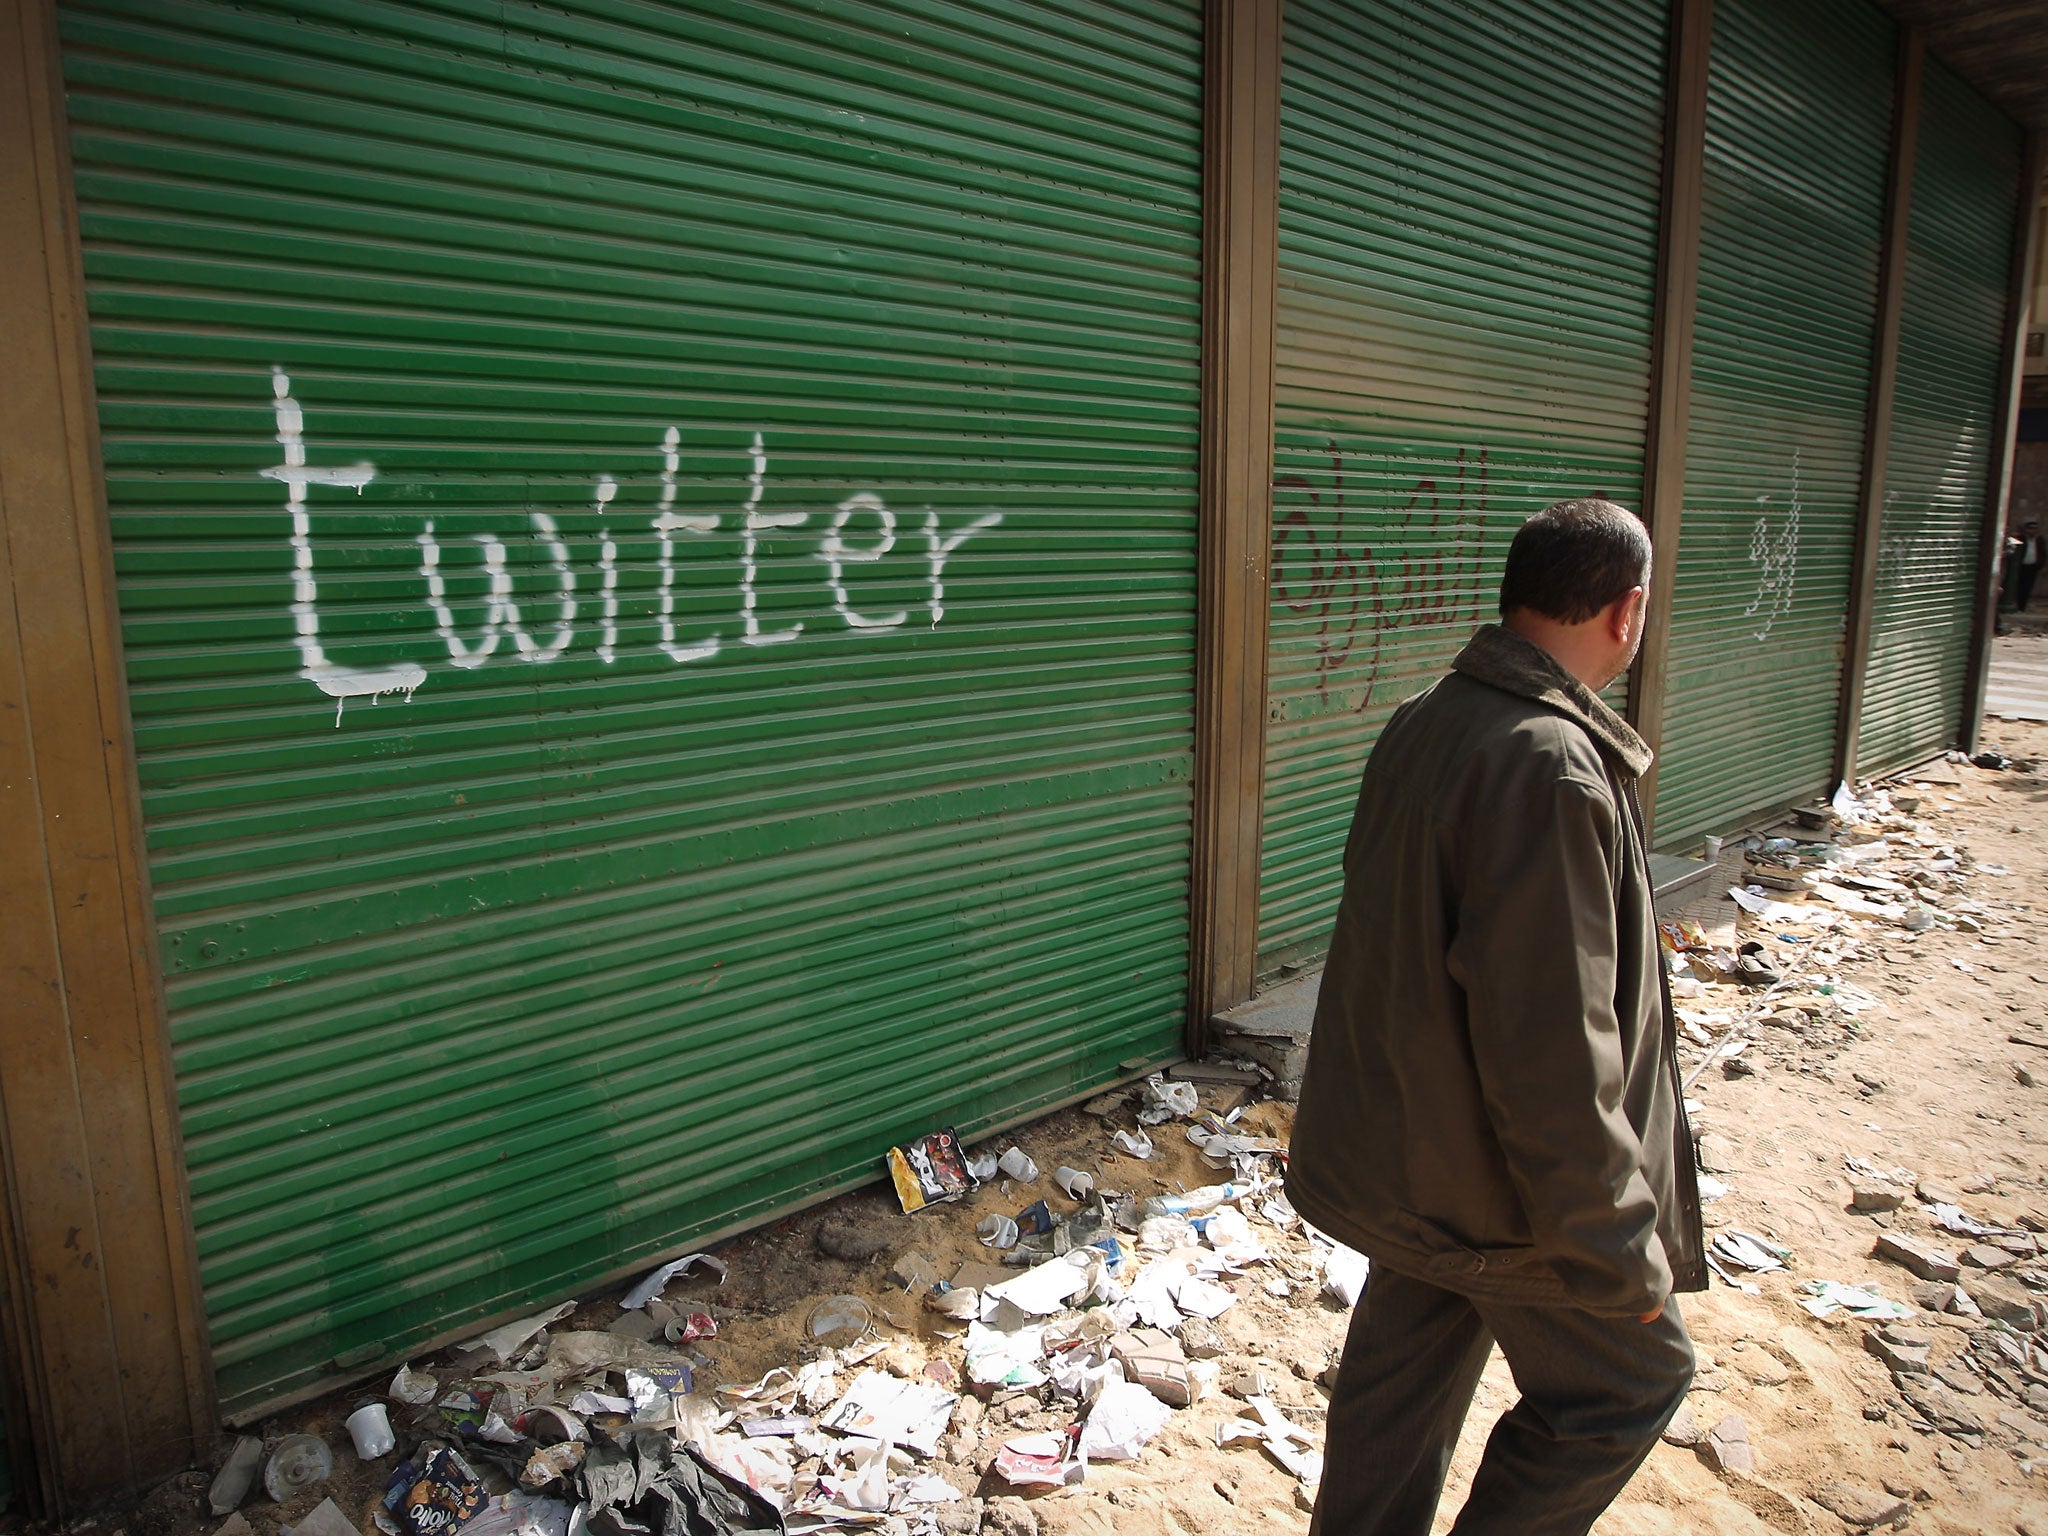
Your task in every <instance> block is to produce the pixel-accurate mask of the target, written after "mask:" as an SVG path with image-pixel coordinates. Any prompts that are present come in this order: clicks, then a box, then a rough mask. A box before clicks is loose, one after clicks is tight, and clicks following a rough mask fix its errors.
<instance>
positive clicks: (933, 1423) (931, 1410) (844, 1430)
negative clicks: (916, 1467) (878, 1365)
mask: <svg viewBox="0 0 2048 1536" xmlns="http://www.w3.org/2000/svg"><path fill="white" fill-rule="evenodd" d="M959 1400H960V1399H959V1398H958V1397H956V1396H954V1394H952V1393H951V1392H948V1391H945V1390H944V1389H943V1388H940V1387H936V1386H932V1385H931V1384H929V1383H927V1382H919V1381H904V1380H902V1379H901V1378H900V1377H896V1376H891V1375H889V1374H888V1373H887V1372H886V1371H862V1372H861V1373H860V1375H858V1376H856V1377H855V1378H854V1380H853V1385H852V1386H850V1387H848V1388H847V1389H846V1395H845V1396H844V1397H842V1398H840V1399H839V1401H838V1403H836V1404H835V1405H834V1406H833V1408H832V1411H831V1412H830V1413H828V1414H827V1415H826V1416H825V1417H824V1418H823V1419H821V1420H820V1421H819V1423H820V1425H821V1426H822V1427H824V1428H826V1429H835V1430H838V1431H839V1432H840V1433H841V1434H846V1435H859V1436H863V1437H865V1438H867V1439H871V1440H883V1441H887V1442H888V1443H889V1444H891V1445H907V1446H910V1447H911V1448H912V1449H913V1450H916V1451H918V1452H920V1453H921V1454H923V1455H926V1456H930V1455H932V1454H933V1453H934V1452H935V1451H937V1450H938V1448H939V1436H941V1435H943V1434H944V1433H945V1432H946V1426H947V1424H948V1423H950V1422H951V1421H952V1417H953V1405H954V1404H955V1403H957V1402H958V1401H959Z"/></svg>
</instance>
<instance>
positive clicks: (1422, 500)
mask: <svg viewBox="0 0 2048 1536" xmlns="http://www.w3.org/2000/svg"><path fill="white" fill-rule="evenodd" d="M1325 452H1326V453H1327V454H1328V455H1329V459H1330V475H1329V482H1328V484H1327V485H1326V486H1323V487H1320V488H1319V487H1317V486H1315V485H1313V484H1311V483H1310V481H1309V479H1308V477H1307V476H1305V475H1276V476H1275V477H1274V479H1273V486H1274V489H1275V490H1296V491H1300V492H1302V493H1303V494H1304V495H1305V496H1306V497H1307V499H1308V505H1307V506H1299V505H1297V506H1294V507H1291V508H1289V509H1288V510H1287V511H1286V512H1285V513H1283V514H1281V515H1280V516H1278V517H1276V518H1275V519H1274V523H1273V563H1272V566H1271V570H1272V572H1273V590H1274V592H1275V594H1276V595H1277V596H1278V598H1279V599H1280V601H1281V602H1282V603H1284V604H1286V606H1287V609H1288V611H1289V612H1290V613H1294V614H1297V615H1299V616H1300V617H1302V618H1304V619H1312V620H1314V621H1315V625H1316V628H1315V675H1316V694H1317V696H1318V697H1319V698H1321V699H1323V700H1326V701H1327V700H1328V698H1329V696H1330V679H1331V677H1332V675H1333V674H1334V673H1335V672H1336V671H1337V669H1338V668H1340V667H1345V666H1346V665H1347V664H1351V665H1352V666H1354V667H1357V668H1362V669H1363V672H1364V678H1363V683H1362V692H1361V694H1360V697H1359V700H1358V702H1357V703H1356V704H1354V705H1353V706H1352V709H1353V711H1354V712H1356V711H1361V710H1363V709H1365V708H1366V706H1367V705H1369V704H1371V703H1372V695H1373V689H1374V688H1375V687H1376V686H1377V684H1378V682H1379V673H1380V662H1381V658H1382V653H1383V651H1384V648H1385V646H1386V643H1387V637H1388V636H1389V635H1391V634H1394V633H1396V632H1398V631H1400V630H1403V629H1419V628H1421V627H1423V626H1424V625H1428V624H1454V623H1460V622H1466V623H1473V624H1476V623H1478V622H1479V598H1480V594H1479V586H1478V582H1477V580H1476V579H1475V578H1476V576H1477V572H1478V568H1479V558H1480V554H1481V550H1482V546H1483V543H1484V540H1485V527H1484V524H1483V523H1482V521H1481V519H1480V518H1478V517H1474V516H1469V515H1468V514H1469V513H1475V512H1476V513H1483V512H1485V511H1486V510H1487V485H1486V479H1487V462H1486V459H1487V450H1486V449H1484V448H1481V449H1480V450H1479V451H1478V454H1477V455H1476V457H1473V458H1472V459H1470V460H1468V459H1467V458H1466V453H1465V450H1464V449H1463V448H1460V449H1459V450H1458V457H1457V479H1456V481H1455V482H1454V483H1453V484H1452V485H1451V486H1450V487H1449V488H1448V489H1445V488H1443V487H1441V486H1439V484H1438V482H1437V481H1436V480H1435V479H1432V478H1430V477H1428V476H1425V477H1423V478H1422V479H1420V480H1417V481H1416V482H1415V483H1414V485H1413V486H1411V487H1410V488H1409V491H1408V499H1407V500H1406V502H1404V503H1403V504H1401V505H1400V506H1398V507H1390V506H1388V505H1386V503H1385V501H1384V500H1383V499H1382V497H1381V496H1380V495H1379V494H1378V493H1374V494H1372V495H1371V496H1370V498H1367V497H1365V496H1360V497H1359V498H1358V499H1357V503H1356V504H1347V499H1346V498H1347V494H1348V493H1347V492H1346V490H1345V484H1344V481H1345V473H1346V466H1345V461H1344V455H1343V454H1342V453H1341V452H1339V451H1338V448H1337V444H1336V443H1335V442H1334V441H1331V442H1330V443H1328V444H1327V445H1326V447H1325ZM1347 519H1351V520H1352V522H1351V527H1350V528H1349V529H1348V530H1347V527H1346V520H1347ZM1362 534H1370V535H1372V536H1375V537H1377V538H1378V539H1379V540H1380V545H1381V548H1383V549H1384V548H1386V547H1387V544H1388V541H1390V540H1391V541H1393V544H1394V547H1395V548H1396V549H1398V550H1399V552H1400V553H1399V557H1398V558H1394V556H1393V554H1392V553H1391V552H1390V553H1389V555H1388V558H1386V559H1381V558H1380V557H1379V556H1378V555H1377V554H1376V553H1375V552H1374V548H1373V546H1372V545H1371V544H1367V543H1363V542H1361V541H1360V538H1359V536H1360V535H1362ZM1290 546H1291V547H1290ZM1354 653H1355V654H1356V658H1357V659H1356V661H1355V662H1353V657H1354ZM1355 686H1358V685H1355Z"/></svg>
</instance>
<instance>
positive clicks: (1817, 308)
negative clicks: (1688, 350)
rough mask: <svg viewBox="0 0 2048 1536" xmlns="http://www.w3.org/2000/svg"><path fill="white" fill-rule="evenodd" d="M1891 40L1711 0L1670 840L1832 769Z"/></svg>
mask: <svg viewBox="0 0 2048 1536" xmlns="http://www.w3.org/2000/svg"><path fill="white" fill-rule="evenodd" d="M1894 47H1895V40H1894V29H1893V26H1892V23H1891V22H1890V21H1889V20H1887V19H1886V18H1885V17H1884V15H1883V14H1882V13H1881V12H1879V11H1878V10H1877V9H1876V7H1874V6H1872V5H1870V4H1869V3H1868V0H1716V4H1715V7H1714V44H1713V52H1712V55H1711V57H1710V62H1709V74H1708V86H1707V146H1706V186H1705V206H1704V218H1703V228H1702V231H1701V235H1700V277H1699V310H1698V318H1697V322H1696V329H1695V335H1694V343H1693V372H1692V421H1691V433H1690V437H1689V441H1688V445H1687V455H1686V485H1685V512H1684V523H1683V528H1682V530H1681V533H1680V536H1679V546H1678V571H1677V594H1676V597H1675V598H1674V606H1673V608H1672V616H1671V620H1672V622H1671V662H1670V680H1669V685H1668V693H1667V696H1666V700H1665V707H1664V732H1663V741H1662V743H1661V749H1662V750H1661V758H1662V761H1661V765H1660V767H1659V769H1658V776H1657V804H1656V840H1657V842H1658V843H1659V844H1660V845H1663V846H1672V845H1677V844H1683V843H1685V842H1686V841H1688V840H1690V839H1692V838H1695V837H1697V836H1698V835H1699V834H1701V833H1703V832H1712V831H1715V830H1717V829H1719V828H1723V827H1728V826H1732V825H1734V824H1736V823H1738V822H1740V821H1742V820H1743V819H1745V818H1746V817H1749V816H1752V815H1755V814H1757V813H1759V812H1763V811H1768V810H1771V809H1773V808H1775V807H1778V806H1783V805H1786V804H1789V803H1790V802H1792V801H1795V800H1798V799H1800V798H1802V797H1804V796H1807V795H1810V794H1813V793H1815V792H1816V791H1819V790H1822V789H1824V788H1826V787H1827V780H1828V776H1829V774H1830V773H1831V772H1832V770H1833V767H1834V756H1835V729H1836V711H1837V708H1838V706H1839V701H1840V694H1841V680H1842V653H1843V644H1844V629H1845V625H1846V622H1847V611H1848V592H1849V568H1850V564H1851V562H1852V560H1853V557H1854V545H1855V529H1856V517H1857V503H1858V496H1859V490H1860V485H1859V480H1860V475H1861V461H1862V453H1863V432H1864V419H1865V415H1866V413H1867V411H1868V404H1869V393H1870V365H1871V354H1872V348H1873V345H1874V335H1875V328H1876V315H1877V275H1878V274H1877V269H1878V258H1879V248H1880V244H1881V239H1882V234H1883V230H1882V225H1883V220H1884V204H1885V187H1886V184H1887V180H1888V175H1889V164H1890V152H1891V119H1892V77H1893V74H1894V72H1895V60H1894Z"/></svg>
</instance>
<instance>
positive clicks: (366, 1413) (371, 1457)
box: [347, 1403, 398, 1461]
mask: <svg viewBox="0 0 2048 1536" xmlns="http://www.w3.org/2000/svg"><path fill="white" fill-rule="evenodd" d="M347 1423H348V1435H349V1438H350V1439H351V1440H353V1441H355V1443H356V1454H357V1455H358V1456H360V1457H362V1459H363V1460H364V1461H375V1460H376V1459H377V1458H378V1457H379V1456H389V1455H390V1454H391V1452H392V1450H393V1449H394V1448H395V1447H396V1446H397V1444H398V1441H397V1439H396V1437H394V1436H393V1435H392V1433H391V1415H390V1414H388V1413H386V1412H385V1411H384V1405H383V1404H382V1403H365V1404H363V1406H362V1407H360V1408H358V1409H357V1410H356V1411H355V1412H354V1413H352V1414H350V1415H349V1416H348V1419H347Z"/></svg>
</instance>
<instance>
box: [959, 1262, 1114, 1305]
mask: <svg viewBox="0 0 2048 1536" xmlns="http://www.w3.org/2000/svg"><path fill="white" fill-rule="evenodd" d="M1101 1270H1102V1255H1101V1253H1100V1251H1099V1250H1097V1249H1093V1248H1081V1249H1076V1250H1075V1251H1074V1252H1073V1253H1070V1254H1068V1255H1067V1256H1066V1257H1065V1258H1063V1259H1054V1260H1052V1261H1051V1262H1050V1263H1046V1264H1040V1265H1039V1266H1038V1267H1037V1268H1035V1269H1027V1270H1025V1271H1024V1273H1023V1274H1021V1275H1019V1276H1017V1278H1016V1279H1014V1280H1005V1281H1003V1282H1002V1284H1000V1285H992V1286H990V1287H989V1288H988V1289H987V1290H985V1291H983V1292H982V1298H983V1305H984V1310H986V1306H987V1303H989V1302H991V1301H1007V1302H1008V1303H1010V1305H1012V1306H1014V1307H1016V1308H1018V1309H1019V1310H1021V1311H1024V1312H1027V1313H1029V1314H1031V1315H1032V1316H1033V1317H1047V1316H1050V1315H1051V1314H1053V1313H1055V1312H1058V1311H1059V1310H1061V1308H1063V1307H1064V1306H1065V1305H1066V1304H1067V1301H1068V1300H1069V1299H1070V1298H1071V1297H1074V1296H1078V1295H1081V1294H1082V1293H1084V1292H1086V1291H1088V1290H1090V1289H1092V1288H1093V1286H1094V1284H1095V1281H1096V1278H1097V1277H1098V1276H1099V1275H1100V1274H1101Z"/></svg>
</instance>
